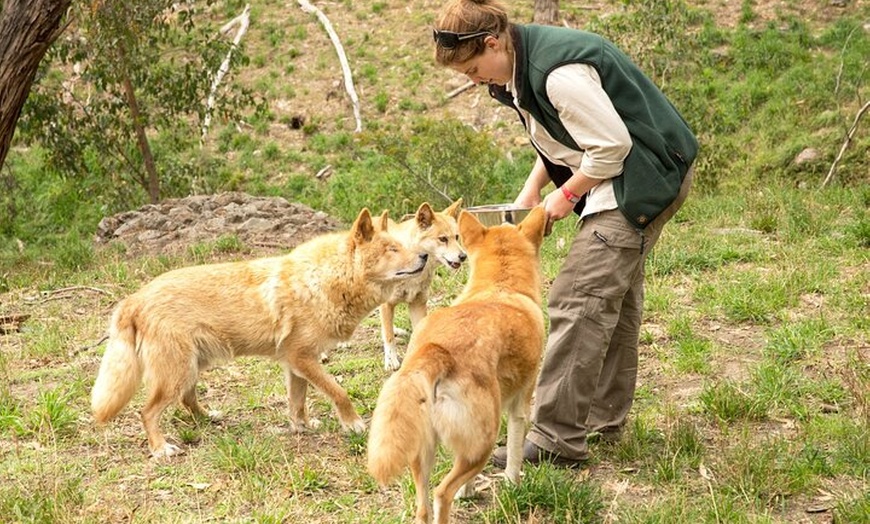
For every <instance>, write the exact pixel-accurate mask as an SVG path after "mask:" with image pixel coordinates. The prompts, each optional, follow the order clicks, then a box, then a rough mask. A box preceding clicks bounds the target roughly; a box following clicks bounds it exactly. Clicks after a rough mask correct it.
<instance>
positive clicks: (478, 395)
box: [368, 207, 546, 524]
mask: <svg viewBox="0 0 870 524" xmlns="http://www.w3.org/2000/svg"><path fill="white" fill-rule="evenodd" d="M545 227H546V217H545V213H544V210H543V208H541V207H536V208H534V209H533V210H532V211H531V212H530V213H529V215H528V216H527V217H526V218H525V219H524V220H523V221H522V222H521V223H520V224H519V225H518V226H513V225H510V224H503V225H499V226H494V227H490V228H486V227H484V226H483V225H482V224H481V223H480V222H479V221H478V220H477V218H475V217H474V215H472V214H470V213H468V212H467V211H463V212H462V213H461V214H460V216H459V231H460V237H461V239H462V242H463V245H464V246H465V248H466V249H467V250H468V255H469V264H470V275H469V280H468V282H467V283H466V286H465V288H464V290H463V291H462V293H461V294H460V295H459V297H457V298H456V300H455V301H454V303H453V304H452V305H451V306H450V307H447V308H443V309H438V310H435V311H432V312H431V313H430V314H429V315H428V316H426V317H425V318H424V319H423V320H422V321H421V322H420V325H419V328H418V329H417V331H415V332H414V333H413V334H412V335H411V340H410V343H409V349H408V354H407V356H406V357H405V361H404V362H403V363H402V366H401V368H400V369H399V371H398V372H397V373H395V374H394V375H393V376H391V377H390V378H389V379H388V380H387V382H386V383H385V384H384V387H383V389H382V390H381V393H380V395H379V396H378V400H377V405H376V407H375V411H374V414H373V415H372V421H371V430H370V433H369V443H368V469H369V472H370V473H371V474H372V476H373V477H374V478H375V479H376V480H377V481H378V482H379V483H380V484H381V485H384V484H387V483H389V482H390V481H392V480H394V479H395V478H396V477H397V476H398V475H400V474H401V473H402V471H404V469H405V468H406V467H408V466H410V468H411V473H412V476H413V478H414V484H415V485H416V491H417V495H416V497H417V518H416V522H417V523H419V524H423V523H428V522H430V519H431V518H432V513H433V511H432V509H433V508H432V505H430V502H429V477H430V474H431V471H432V467H433V465H434V461H435V452H436V447H437V445H438V443H439V442H440V443H443V444H444V445H445V446H446V447H447V448H448V449H450V450H451V451H452V452H453V456H454V462H453V468H452V469H451V470H450V472H449V473H448V474H447V476H446V477H445V478H444V480H443V481H442V482H441V483H440V484H439V485H438V487H437V488H436V489H435V493H434V501H435V502H434V519H435V522H437V523H438V524H445V523H447V522H449V520H450V507H451V504H452V502H453V497H454V496H455V495H456V494H457V493H458V492H459V490H460V488H463V489H462V492H461V495H462V496H469V495H471V494H472V493H473V490H474V485H473V481H474V477H475V476H476V475H477V473H479V472H480V471H481V470H482V469H483V467H484V465H485V464H486V462H487V460H488V458H489V456H490V454H491V452H492V448H493V445H494V444H495V441H496V438H497V436H498V430H499V424H500V420H501V412H502V409H504V410H505V411H507V414H508V427H507V447H508V459H507V467H506V468H505V475H506V476H507V477H508V479H510V480H511V481H513V482H519V478H520V468H521V465H522V445H523V438H524V436H525V432H526V421H527V419H528V413H529V406H530V402H531V398H532V392H533V390H534V388H535V381H536V379H537V375H538V366H539V362H540V359H541V353H542V351H543V344H544V316H543V312H542V309H541V270H540V247H541V243H542V240H543V237H544V230H545Z"/></svg>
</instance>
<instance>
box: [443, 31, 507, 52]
mask: <svg viewBox="0 0 870 524" xmlns="http://www.w3.org/2000/svg"><path fill="white" fill-rule="evenodd" d="M491 34H492V33H491V32H489V31H475V32H473V33H454V32H452V31H439V30H437V29H433V30H432V38H434V39H435V42H436V43H437V44H438V45H440V46H441V47H443V48H444V49H453V48H454V47H456V46H458V45H459V43H460V42H464V41H465V40H471V39H472V38H480V37H481V36H488V35H491Z"/></svg>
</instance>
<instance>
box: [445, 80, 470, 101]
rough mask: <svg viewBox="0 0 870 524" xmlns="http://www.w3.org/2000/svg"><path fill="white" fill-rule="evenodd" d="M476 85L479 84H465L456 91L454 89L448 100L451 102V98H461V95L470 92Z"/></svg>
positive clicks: (448, 94) (448, 95)
mask: <svg viewBox="0 0 870 524" xmlns="http://www.w3.org/2000/svg"><path fill="white" fill-rule="evenodd" d="M476 85H477V84H475V83H474V82H468V83H467V84H463V85H461V86H459V87H457V88H456V89H454V90H453V91H451V92H449V93H447V99H448V100H449V99H451V98H454V97H456V96H459V95H460V94H462V93H464V92H466V91H468V90H469V89H471V88H472V87H474V86H476Z"/></svg>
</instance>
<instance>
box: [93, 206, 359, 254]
mask: <svg viewBox="0 0 870 524" xmlns="http://www.w3.org/2000/svg"><path fill="white" fill-rule="evenodd" d="M343 227H344V226H343V225H342V224H341V222H339V221H338V220H336V219H334V218H332V217H330V216H329V215H327V214H326V213H324V212H322V211H315V210H313V209H311V208H309V207H307V206H304V205H302V204H298V203H291V202H288V201H287V200H285V199H283V198H280V197H255V196H251V195H247V194H245V193H239V192H227V193H220V194H217V195H196V196H191V197H187V198H179V199H167V200H165V201H163V202H161V203H159V204H149V205H145V206H142V207H141V208H139V209H138V210H135V211H126V212H123V213H118V214H117V215H114V216H110V217H105V218H103V219H102V220H101V221H100V223H99V225H98V226H97V231H96V234H95V239H94V240H95V242H96V243H97V244H109V243H120V244H123V245H124V246H126V248H127V252H128V253H129V254H131V255H134V256H135V255H140V254H146V253H147V254H171V253H177V252H180V251H183V250H185V249H186V248H187V247H189V246H190V245H192V244H197V243H201V242H210V241H215V240H217V239H218V238H220V237H224V236H230V235H234V236H236V237H237V238H238V239H239V240H240V241H241V242H242V243H243V244H244V245H246V246H248V247H257V246H265V247H269V248H272V249H279V250H284V251H286V250H289V249H291V248H293V247H295V246H296V245H298V244H301V243H302V242H304V241H306V240H308V239H310V238H312V237H314V236H316V235H319V234H322V233H327V232H330V231H336V230H340V229H342V228H343Z"/></svg>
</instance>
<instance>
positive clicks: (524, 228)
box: [517, 206, 547, 247]
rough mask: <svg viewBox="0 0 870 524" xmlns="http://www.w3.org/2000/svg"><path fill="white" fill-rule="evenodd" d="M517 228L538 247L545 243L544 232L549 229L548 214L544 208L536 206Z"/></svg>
mask: <svg viewBox="0 0 870 524" xmlns="http://www.w3.org/2000/svg"><path fill="white" fill-rule="evenodd" d="M517 227H518V228H519V230H520V232H521V233H522V234H523V235H525V237H526V238H528V239H529V240H531V241H532V244H534V245H535V246H536V247H540V246H541V243H542V242H543V241H544V231H545V229H546V227H547V213H546V212H545V211H544V208H543V206H535V207H533V208H532V210H531V211H529V214H528V215H526V218H524V219H523V221H522V222H520V223H519V224H518V225H517Z"/></svg>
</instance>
